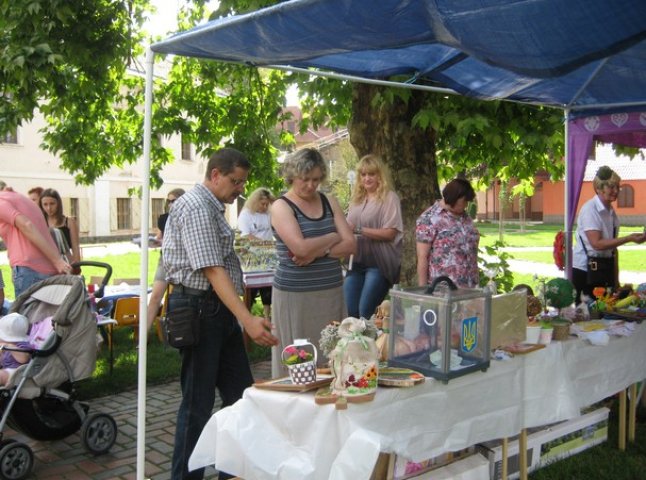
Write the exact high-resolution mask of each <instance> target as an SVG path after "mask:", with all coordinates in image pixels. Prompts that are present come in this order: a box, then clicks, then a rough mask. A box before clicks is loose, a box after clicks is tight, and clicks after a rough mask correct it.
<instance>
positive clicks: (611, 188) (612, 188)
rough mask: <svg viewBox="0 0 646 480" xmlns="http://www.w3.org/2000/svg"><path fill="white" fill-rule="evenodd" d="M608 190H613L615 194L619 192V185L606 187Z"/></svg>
mask: <svg viewBox="0 0 646 480" xmlns="http://www.w3.org/2000/svg"><path fill="white" fill-rule="evenodd" d="M606 188H607V189H608V190H614V191H615V192H621V185H606Z"/></svg>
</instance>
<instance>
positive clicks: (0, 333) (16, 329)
mask: <svg viewBox="0 0 646 480" xmlns="http://www.w3.org/2000/svg"><path fill="white" fill-rule="evenodd" d="M28 331H29V320H27V317H25V316H24V315H20V314H19V313H10V314H9V315H5V316H4V317H2V318H0V351H2V354H1V355H0V385H6V384H7V383H8V382H9V377H10V376H11V373H12V372H13V371H14V370H16V368H18V367H19V366H20V365H24V364H25V363H27V362H28V361H29V358H30V356H29V353H28V350H30V349H31V344H30V343H29V335H27V333H28ZM6 348H9V349H8V350H6ZM21 349H22V350H25V351H23V352H21V351H20V350H21Z"/></svg>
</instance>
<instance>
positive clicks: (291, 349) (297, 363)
mask: <svg viewBox="0 0 646 480" xmlns="http://www.w3.org/2000/svg"><path fill="white" fill-rule="evenodd" d="M282 361H283V364H284V365H286V366H287V369H288V370H289V376H290V378H291V379H292V383H295V384H300V385H305V384H308V383H312V382H315V381H316V347H315V346H314V345H312V344H311V343H310V342H308V341H307V340H304V339H301V338H298V339H296V340H294V343H293V344H292V345H287V346H286V347H285V348H284V349H283V353H282Z"/></svg>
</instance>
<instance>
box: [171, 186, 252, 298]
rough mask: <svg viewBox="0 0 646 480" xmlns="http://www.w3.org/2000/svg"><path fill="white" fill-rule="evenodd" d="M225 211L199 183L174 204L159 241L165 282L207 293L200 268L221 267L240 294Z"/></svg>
mask: <svg viewBox="0 0 646 480" xmlns="http://www.w3.org/2000/svg"><path fill="white" fill-rule="evenodd" d="M224 210H225V207H224V205H223V204H222V202H220V201H219V200H218V199H217V198H216V197H215V195H213V193H211V191H210V190H209V189H208V188H207V187H206V186H204V185H202V184H197V185H196V186H195V187H194V188H193V189H192V190H190V191H188V192H186V193H185V194H184V195H182V196H181V197H179V198H178V199H177V200H176V201H175V202H174V203H173V206H172V207H171V209H170V212H169V215H168V220H167V222H166V229H165V231H164V239H163V240H162V259H163V264H164V270H165V271H166V280H167V281H168V282H170V283H173V284H182V285H185V286H187V287H190V288H196V289H199V290H208V288H209V286H210V285H209V280H208V278H206V275H204V273H203V272H202V269H203V268H205V267H224V269H225V270H226V271H227V273H228V274H229V276H230V277H231V280H232V281H233V284H234V285H235V287H236V290H237V292H238V294H240V295H242V293H243V282H242V268H241V267H240V261H239V260H238V256H237V255H236V253H235V251H234V249H233V242H234V232H233V229H232V228H231V226H230V225H229V224H228V222H227V220H226V218H225V217H224Z"/></svg>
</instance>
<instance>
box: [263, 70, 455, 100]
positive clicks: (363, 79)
mask: <svg viewBox="0 0 646 480" xmlns="http://www.w3.org/2000/svg"><path fill="white" fill-rule="evenodd" d="M258 67H259V68H272V69H275V70H283V71H285V72H297V73H304V74H306V75H314V76H316V77H325V78H334V79H336V80H347V81H349V82H359V83H368V84H370V85H381V86H384V87H395V88H409V89H411V90H425V91H427V92H436V93H445V94H447V95H460V94H459V93H458V92H456V91H455V90H452V89H450V88H441V87H431V86H430V85H418V84H416V83H406V82H392V81H389V80H379V79H376V78H366V77H357V76H355V75H344V74H341V73H334V72H327V71H323V70H308V69H307V68H300V67H290V66H285V65H267V66H265V67H263V66H258Z"/></svg>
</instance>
